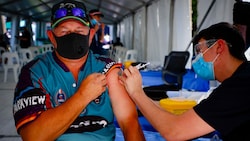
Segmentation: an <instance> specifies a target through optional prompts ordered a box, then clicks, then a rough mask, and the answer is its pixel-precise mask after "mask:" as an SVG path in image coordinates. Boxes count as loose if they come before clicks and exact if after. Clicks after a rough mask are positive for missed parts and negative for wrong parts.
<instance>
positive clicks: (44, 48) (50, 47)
mask: <svg viewBox="0 0 250 141" xmlns="http://www.w3.org/2000/svg"><path fill="white" fill-rule="evenodd" d="M41 48H42V49H41V53H46V52H49V51H53V50H54V47H53V45H52V44H45V45H42V46H41Z"/></svg>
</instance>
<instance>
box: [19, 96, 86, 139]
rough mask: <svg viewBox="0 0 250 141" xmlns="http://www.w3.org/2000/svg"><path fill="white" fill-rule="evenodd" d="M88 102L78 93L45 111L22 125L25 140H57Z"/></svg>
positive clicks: (21, 132)
mask: <svg viewBox="0 0 250 141" xmlns="http://www.w3.org/2000/svg"><path fill="white" fill-rule="evenodd" d="M88 103H89V101H88V100H84V99H83V98H81V96H80V94H78V93H76V94H75V95H74V96H72V97H71V98H69V99H68V100H67V101H66V102H65V103H63V104H61V105H60V106H58V107H56V108H53V109H49V110H47V111H44V112H43V113H42V114H41V115H40V116H39V117H38V118H37V119H35V120H34V121H32V122H31V123H27V125H24V127H21V129H20V134H21V136H22V138H23V140H25V141H29V140H34V138H35V139H36V140H41V141H49V140H55V139H56V138H58V137H59V136H60V135H61V134H63V133H64V132H65V131H66V130H67V129H68V127H69V126H70V125H71V123H72V122H73V121H74V120H75V119H76V118H77V117H78V115H79V114H80V113H81V111H82V109H84V107H86V105H87V104H88Z"/></svg>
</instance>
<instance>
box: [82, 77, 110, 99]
mask: <svg viewBox="0 0 250 141" xmlns="http://www.w3.org/2000/svg"><path fill="white" fill-rule="evenodd" d="M106 85H107V81H106V76H105V75H104V74H101V73H93V74H90V75H89V76H88V77H87V78H86V79H85V80H84V81H82V83H81V86H80V87H79V89H78V92H80V94H81V95H84V98H87V99H88V100H90V101H92V100H94V99H96V98H97V97H98V96H100V95H101V94H102V93H103V92H104V91H105V90H106Z"/></svg>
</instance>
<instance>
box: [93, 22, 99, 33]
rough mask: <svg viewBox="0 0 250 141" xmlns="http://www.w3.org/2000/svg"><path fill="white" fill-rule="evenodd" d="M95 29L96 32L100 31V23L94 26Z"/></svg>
mask: <svg viewBox="0 0 250 141" xmlns="http://www.w3.org/2000/svg"><path fill="white" fill-rule="evenodd" d="M94 29H95V32H96V31H98V29H99V25H98V24H96V25H95V26H94Z"/></svg>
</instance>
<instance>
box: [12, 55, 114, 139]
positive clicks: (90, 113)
mask: <svg viewBox="0 0 250 141" xmlns="http://www.w3.org/2000/svg"><path fill="white" fill-rule="evenodd" d="M111 62H112V60H110V59H108V58H105V57H101V56H99V55H94V54H93V53H92V52H91V51H90V52H89V55H88V58H87V61H86V63H85V64H82V67H81V70H80V72H79V75H78V80H77V81H75V79H74V77H73V74H72V73H71V72H70V71H69V69H68V68H67V67H66V66H65V65H64V64H63V63H62V62H61V61H60V60H59V59H58V58H57V57H56V55H55V53H54V52H53V53H46V54H45V55H42V56H39V57H38V58H36V59H35V60H33V61H32V62H30V63H29V64H27V65H26V66H24V67H23V68H22V72H21V74H20V76H19V82H18V84H17V86H16V91H15V97H14V106H13V111H14V118H15V124H16V127H17V130H18V129H19V128H20V127H21V126H23V125H25V124H26V123H28V122H30V121H32V120H34V119H35V118H36V117H37V116H39V114H40V113H41V112H42V111H44V110H47V109H50V108H54V107H57V106H59V105H60V104H62V103H64V102H65V101H66V100H67V99H69V98H70V97H71V96H72V95H74V93H75V92H76V91H77V90H78V88H79V86H80V84H81V82H82V81H83V80H84V79H85V78H86V77H87V76H88V75H89V74H92V73H95V72H100V73H101V72H103V71H104V70H105V66H106V65H107V64H109V63H111ZM29 100H30V101H33V102H30V103H27V102H25V101H29ZM22 103H23V104H22ZM48 120H49V119H48ZM113 120H114V113H113V110H112V106H111V102H110V98H109V95H108V90H107V89H106V91H105V92H104V93H102V95H101V96H99V97H98V98H96V99H95V100H93V101H92V102H91V103H89V104H88V106H87V107H86V108H85V109H83V110H82V113H81V114H80V115H79V117H78V118H77V119H76V120H75V121H74V122H73V123H72V125H71V126H70V127H69V128H68V130H67V131H66V132H65V133H64V134H63V135H61V136H60V137H59V138H58V139H57V140H58V141H66V140H67V141H79V140H83V139H84V140H86V141H95V140H96V141H100V140H102V141H111V140H114V138H115V126H114V124H113Z"/></svg>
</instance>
